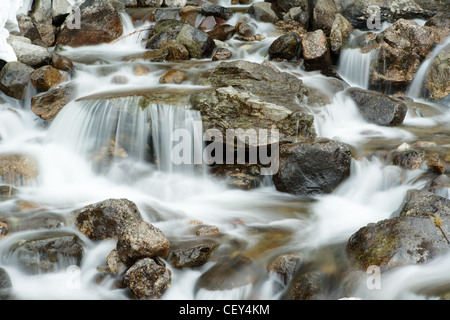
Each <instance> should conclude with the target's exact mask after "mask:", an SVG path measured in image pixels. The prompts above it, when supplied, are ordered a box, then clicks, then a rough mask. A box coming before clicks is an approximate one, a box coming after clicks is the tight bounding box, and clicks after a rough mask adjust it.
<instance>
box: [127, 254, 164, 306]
mask: <svg viewBox="0 0 450 320" xmlns="http://www.w3.org/2000/svg"><path fill="white" fill-rule="evenodd" d="M171 275H172V273H171V271H170V270H169V269H167V268H166V267H165V265H164V263H163V262H162V261H161V260H159V259H158V260H157V261H155V260H154V259H150V258H144V259H141V260H139V261H138V262H136V263H135V264H134V265H133V266H131V267H130V268H129V269H128V270H127V272H126V273H125V277H124V283H125V285H126V286H128V287H129V288H130V290H131V292H132V293H133V295H134V297H135V298H136V299H138V300H155V299H160V298H161V297H162V296H163V294H164V293H165V292H166V290H167V289H168V288H169V287H170V284H171Z"/></svg>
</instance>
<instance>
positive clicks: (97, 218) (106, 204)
mask: <svg viewBox="0 0 450 320" xmlns="http://www.w3.org/2000/svg"><path fill="white" fill-rule="evenodd" d="M75 214H76V226H77V228H78V229H79V230H80V231H81V232H82V233H84V234H85V235H86V236H87V237H88V238H89V239H92V240H102V239H109V238H112V237H117V236H119V234H120V233H121V232H122V229H123V228H125V227H126V226H128V225H129V224H130V223H134V222H137V221H142V216H141V214H140V212H139V210H138V208H137V206H136V204H135V203H134V202H132V201H130V200H127V199H108V200H105V201H101V202H98V203H95V204H91V205H88V206H86V207H84V208H82V209H80V210H78V211H77V212H76V213H75Z"/></svg>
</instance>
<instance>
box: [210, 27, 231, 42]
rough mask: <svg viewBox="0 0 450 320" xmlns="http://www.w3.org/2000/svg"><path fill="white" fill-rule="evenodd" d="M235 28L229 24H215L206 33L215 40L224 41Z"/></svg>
mask: <svg viewBox="0 0 450 320" xmlns="http://www.w3.org/2000/svg"><path fill="white" fill-rule="evenodd" d="M235 32H236V29H235V27H234V26H232V25H229V24H222V25H216V26H215V27H214V28H213V29H212V30H211V31H209V32H208V35H209V36H210V37H211V38H213V39H216V40H220V41H226V40H229V39H231V38H232V37H233V35H234V34H235Z"/></svg>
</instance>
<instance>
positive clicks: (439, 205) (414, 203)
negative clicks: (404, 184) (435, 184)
mask: <svg viewBox="0 0 450 320" xmlns="http://www.w3.org/2000/svg"><path fill="white" fill-rule="evenodd" d="M398 216H400V217H403V216H434V217H437V218H439V217H445V216H447V218H450V200H449V199H447V198H444V197H441V196H439V195H436V194H434V193H431V192H428V191H425V190H408V192H407V193H406V197H405V200H404V201H403V204H402V205H401V206H400V209H399V210H398Z"/></svg>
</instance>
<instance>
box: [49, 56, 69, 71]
mask: <svg viewBox="0 0 450 320" xmlns="http://www.w3.org/2000/svg"><path fill="white" fill-rule="evenodd" d="M51 65H52V67H54V68H56V69H58V70H63V71H72V69H73V62H72V60H70V59H69V58H67V57H64V56H62V55H60V54H58V53H53V54H52V64H51Z"/></svg>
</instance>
